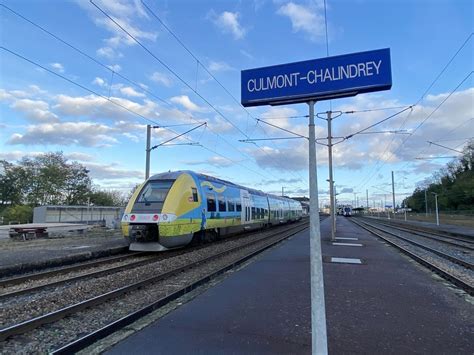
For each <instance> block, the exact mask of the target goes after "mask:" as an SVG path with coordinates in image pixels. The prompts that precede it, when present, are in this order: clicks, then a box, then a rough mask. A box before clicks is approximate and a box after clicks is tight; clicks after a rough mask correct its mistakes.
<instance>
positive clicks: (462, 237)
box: [362, 217, 474, 243]
mask: <svg viewBox="0 0 474 355" xmlns="http://www.w3.org/2000/svg"><path fill="white" fill-rule="evenodd" d="M362 218H367V219H370V220H376V221H380V222H379V223H385V224H390V225H393V224H397V225H399V226H400V225H403V227H405V228H408V229H410V230H415V231H418V232H425V233H430V234H433V235H436V236H438V237H443V238H450V239H453V240H458V241H461V242H466V243H474V238H473V237H471V236H469V235H467V234H462V233H456V232H448V231H444V230H434V229H432V228H429V227H423V226H415V225H413V224H405V223H403V224H402V223H400V222H401V221H400V220H396V219H392V220H391V222H388V221H387V220H385V221H384V220H379V219H378V218H370V217H362Z"/></svg>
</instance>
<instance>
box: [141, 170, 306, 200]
mask: <svg viewBox="0 0 474 355" xmlns="http://www.w3.org/2000/svg"><path fill="white" fill-rule="evenodd" d="M186 173H187V174H190V175H192V176H194V177H197V178H199V179H201V180H207V181H211V182H216V183H218V184H223V185H227V186H232V187H235V188H238V189H244V190H247V191H249V192H251V193H252V194H254V195H259V196H271V197H272V198H275V199H278V200H292V201H295V202H298V201H296V200H293V199H292V198H287V197H282V196H277V195H272V194H269V193H266V192H263V191H261V190H256V189H251V188H248V187H245V186H242V185H238V184H235V183H233V182H230V181H227V180H222V179H219V178H216V177H214V176H210V175H206V174H201V173H196V172H195V171H192V170H177V171H168V172H166V173H160V174H155V175H153V176H151V177H150V180H162V179H163V180H168V179H169V180H176V179H177V178H178V177H179V176H180V175H181V174H186Z"/></svg>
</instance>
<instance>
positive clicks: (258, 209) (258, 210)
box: [255, 207, 260, 219]
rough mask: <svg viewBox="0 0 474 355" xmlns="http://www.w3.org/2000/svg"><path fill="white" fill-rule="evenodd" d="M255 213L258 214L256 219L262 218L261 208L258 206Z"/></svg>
mask: <svg viewBox="0 0 474 355" xmlns="http://www.w3.org/2000/svg"><path fill="white" fill-rule="evenodd" d="M255 213H256V216H257V217H256V219H260V208H258V207H257V208H256V211H255Z"/></svg>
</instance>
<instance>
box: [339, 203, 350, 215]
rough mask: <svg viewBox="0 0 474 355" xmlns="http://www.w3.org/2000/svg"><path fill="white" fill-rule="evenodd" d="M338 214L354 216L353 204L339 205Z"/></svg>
mask: <svg viewBox="0 0 474 355" xmlns="http://www.w3.org/2000/svg"><path fill="white" fill-rule="evenodd" d="M337 214H338V215H341V216H344V217H350V216H352V206H351V205H345V206H339V207H337Z"/></svg>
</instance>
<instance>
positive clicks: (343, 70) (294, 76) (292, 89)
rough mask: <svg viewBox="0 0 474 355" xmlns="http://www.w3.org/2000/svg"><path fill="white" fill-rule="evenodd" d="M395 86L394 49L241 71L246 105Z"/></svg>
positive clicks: (327, 96) (354, 92)
mask: <svg viewBox="0 0 474 355" xmlns="http://www.w3.org/2000/svg"><path fill="white" fill-rule="evenodd" d="M391 87H392V71H391V64H390V49H389V48H384V49H378V50H373V51H368V52H358V53H351V54H344V55H339V56H333V57H325V58H320V59H313V60H307V61H303V62H295V63H288V64H281V65H275V66H270V67H263V68H256V69H248V70H243V71H242V72H241V95H242V96H241V103H242V105H243V106H260V105H283V104H290V103H299V102H307V101H310V100H314V101H321V100H328V99H335V98H340V97H348V96H354V95H357V94H359V93H365V92H373V91H381V90H389V89H390V88H391Z"/></svg>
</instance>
